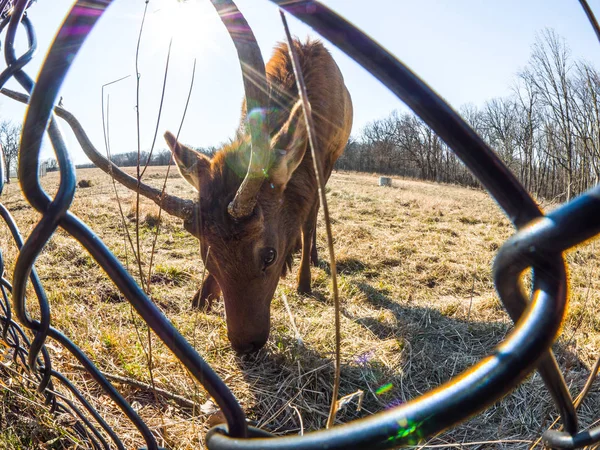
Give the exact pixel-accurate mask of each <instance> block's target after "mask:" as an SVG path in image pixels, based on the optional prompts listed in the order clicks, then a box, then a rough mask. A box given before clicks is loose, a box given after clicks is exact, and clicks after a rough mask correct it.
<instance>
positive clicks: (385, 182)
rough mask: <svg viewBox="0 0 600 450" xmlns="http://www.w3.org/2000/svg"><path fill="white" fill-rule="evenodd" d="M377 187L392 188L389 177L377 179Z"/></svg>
mask: <svg viewBox="0 0 600 450" xmlns="http://www.w3.org/2000/svg"><path fill="white" fill-rule="evenodd" d="M379 186H385V187H392V179H391V178H390V177H379Z"/></svg>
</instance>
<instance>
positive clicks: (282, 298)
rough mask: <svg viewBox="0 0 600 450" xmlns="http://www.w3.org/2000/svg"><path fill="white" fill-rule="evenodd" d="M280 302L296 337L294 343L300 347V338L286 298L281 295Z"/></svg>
mask: <svg viewBox="0 0 600 450" xmlns="http://www.w3.org/2000/svg"><path fill="white" fill-rule="evenodd" d="M281 300H282V301H283V304H284V305H285V309H286V310H287V313H288V316H289V318H290V322H291V324H292V329H293V330H294V334H295V335H296V336H295V337H296V341H297V342H298V345H302V336H300V332H299V331H298V328H296V322H295V321H294V316H293V315H292V310H291V309H290V305H289V303H288V301H287V296H286V295H285V294H283V293H282V294H281Z"/></svg>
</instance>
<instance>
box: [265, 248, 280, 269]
mask: <svg viewBox="0 0 600 450" xmlns="http://www.w3.org/2000/svg"><path fill="white" fill-rule="evenodd" d="M276 259H277V252H276V251H275V249H274V248H271V247H267V248H265V249H264V250H263V264H264V268H265V269H266V268H267V267H269V266H270V265H271V264H273V263H274V262H275V260H276Z"/></svg>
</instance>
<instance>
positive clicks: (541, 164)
mask: <svg viewBox="0 0 600 450" xmlns="http://www.w3.org/2000/svg"><path fill="white" fill-rule="evenodd" d="M599 98H600V72H599V71H598V70H597V69H596V68H595V67H594V66H593V65H592V64H591V63H589V62H587V61H584V60H581V59H579V60H575V59H574V58H573V56H572V54H571V50H570V49H569V47H568V45H567V43H566V42H565V40H564V39H562V38H561V37H560V36H559V35H558V34H557V33H556V32H555V31H554V30H552V29H546V30H544V31H542V32H541V33H539V35H538V36H537V39H536V41H535V43H534V44H533V46H532V51H531V57H530V60H529V62H528V64H527V66H526V67H525V68H524V69H523V70H521V71H520V72H519V73H518V74H517V76H516V79H515V80H514V83H513V86H512V89H511V94H510V95H509V96H507V97H503V98H494V99H491V100H489V101H487V102H486V103H485V104H484V105H483V106H482V107H479V108H478V107H476V106H474V105H466V106H463V107H462V108H460V110H459V113H460V114H461V115H462V117H463V118H464V119H465V120H466V121H467V122H468V123H469V124H470V125H471V126H472V127H473V128H474V130H475V131H476V132H477V133H478V134H479V135H480V136H481V137H482V138H483V139H484V140H485V141H486V142H487V143H488V144H489V145H490V146H491V148H492V149H494V150H495V151H496V153H497V154H498V156H499V157H500V158H501V159H502V160H503V161H504V162H505V163H506V164H507V166H508V167H509V168H510V169H511V170H512V172H513V173H514V174H515V175H516V176H517V177H518V178H519V180H520V181H521V182H522V183H523V185H524V186H525V187H526V188H527V190H529V191H530V192H533V193H535V194H536V195H538V196H540V197H545V198H551V199H558V200H561V201H562V200H568V199H570V198H572V197H573V196H574V195H577V194H579V193H581V192H583V191H585V190H586V189H588V188H590V187H592V186H594V185H596V184H597V183H598V181H599V179H600V101H599ZM336 168H338V169H345V170H357V171H366V172H378V173H381V174H389V175H400V176H406V177H414V178H418V179H423V180H431V181H438V182H445V183H456V184H460V185H466V186H477V185H478V182H477V180H476V179H475V178H474V177H473V176H472V175H471V174H470V173H469V172H468V170H467V169H466V168H465V167H464V166H463V165H462V163H461V162H460V161H459V160H458V158H457V157H456V156H454V153H453V152H452V151H451V150H450V149H449V148H448V147H447V146H446V144H445V143H444V142H443V141H442V140H441V139H440V138H439V137H438V136H436V135H435V133H433V131H432V130H431V129H430V128H429V127H428V126H427V125H425V124H424V123H423V121H421V120H420V119H419V118H418V117H416V116H415V115H414V114H412V113H402V114H401V113H398V112H392V113H391V114H390V115H389V116H388V117H386V118H383V119H379V120H375V121H373V122H371V123H369V124H368V125H367V126H365V127H364V129H363V130H362V131H361V133H360V135H359V136H357V137H354V138H352V139H351V140H350V142H349V143H348V146H347V148H346V150H345V153H344V154H343V156H342V157H341V158H340V159H339V160H338V162H337V165H336Z"/></svg>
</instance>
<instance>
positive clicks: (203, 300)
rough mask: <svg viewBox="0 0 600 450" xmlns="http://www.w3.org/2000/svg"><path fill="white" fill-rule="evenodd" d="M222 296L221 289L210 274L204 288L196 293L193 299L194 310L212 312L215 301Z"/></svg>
mask: <svg viewBox="0 0 600 450" xmlns="http://www.w3.org/2000/svg"><path fill="white" fill-rule="evenodd" d="M219 295H221V287H220V286H219V283H217V280H216V279H215V277H213V276H212V275H211V274H210V273H209V274H208V275H206V278H205V279H204V283H202V288H201V289H199V290H198V292H196V295H194V298H193V299H192V308H198V309H202V310H204V311H206V312H208V311H210V308H211V306H212V302H213V300H215V299H217V298H219Z"/></svg>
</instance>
